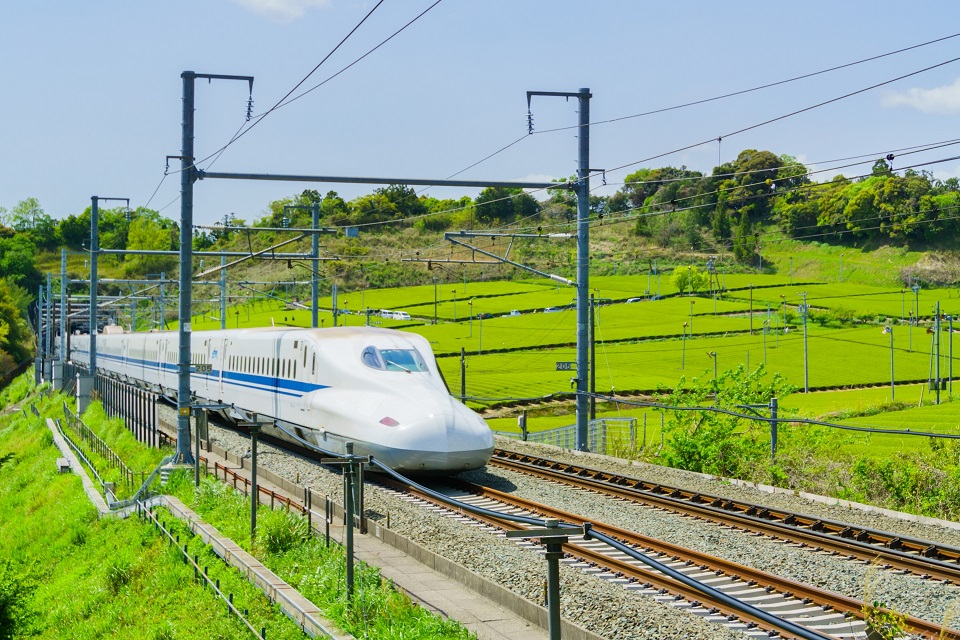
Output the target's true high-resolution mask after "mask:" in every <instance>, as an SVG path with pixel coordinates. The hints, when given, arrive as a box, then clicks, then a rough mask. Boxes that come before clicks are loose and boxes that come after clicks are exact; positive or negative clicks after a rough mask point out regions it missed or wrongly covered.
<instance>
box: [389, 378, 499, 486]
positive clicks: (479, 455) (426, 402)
mask: <svg viewBox="0 0 960 640" xmlns="http://www.w3.org/2000/svg"><path fill="white" fill-rule="evenodd" d="M411 400H412V401H413V403H414V404H416V405H417V407H418V409H419V410H418V411H417V412H416V413H415V414H413V415H416V416H417V417H416V418H414V419H412V420H411V421H410V422H403V421H402V419H394V418H391V419H390V420H386V418H389V417H390V416H387V417H386V418H385V420H381V424H383V425H384V429H385V430H387V431H388V433H387V434H386V435H385V437H384V439H383V442H384V448H383V450H382V451H380V452H378V453H375V454H374V455H376V456H377V458H378V459H379V460H380V461H381V462H383V463H384V464H386V465H387V466H389V467H390V468H392V469H394V470H396V471H398V472H400V473H431V474H437V473H440V474H444V473H457V472H460V471H469V470H470V469H479V468H482V467H483V466H485V465H486V464H487V462H488V461H489V460H490V456H491V455H492V454H493V434H492V433H491V431H490V428H489V427H488V426H487V424H486V423H485V422H484V421H483V419H482V418H481V417H480V416H478V415H477V414H476V413H474V412H473V411H471V410H470V409H468V408H467V407H465V406H464V405H462V404H461V403H460V402H458V401H457V400H455V399H454V398H452V397H450V396H445V397H437V398H428V399H424V398H411ZM391 421H392V422H393V423H395V424H392V423H391ZM391 424H392V426H391Z"/></svg>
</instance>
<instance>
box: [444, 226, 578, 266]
mask: <svg viewBox="0 0 960 640" xmlns="http://www.w3.org/2000/svg"><path fill="white" fill-rule="evenodd" d="M450 236H457V237H460V238H490V239H493V238H511V239H513V238H529V239H534V240H542V239H553V240H575V239H576V237H577V234H575V233H489V232H486V233H484V232H483V231H448V232H446V233H445V234H444V238H445V239H446V240H450ZM434 262H436V260H435V261H434Z"/></svg>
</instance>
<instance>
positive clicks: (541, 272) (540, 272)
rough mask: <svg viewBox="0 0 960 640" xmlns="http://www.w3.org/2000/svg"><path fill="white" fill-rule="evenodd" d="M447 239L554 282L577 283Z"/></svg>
mask: <svg viewBox="0 0 960 640" xmlns="http://www.w3.org/2000/svg"><path fill="white" fill-rule="evenodd" d="M447 240H449V241H450V242H452V243H453V244H456V245H459V246H461V247H466V248H467V249H470V250H471V251H476V252H477V253H481V254H483V255H485V256H487V257H490V258H493V259H494V260H497V261H499V262H504V263H506V264H509V265H511V266H514V267H516V268H518V269H523V270H524V271H529V272H530V273H535V274H537V275H538V276H542V277H544V278H549V279H550V280H553V281H554V282H560V283H563V284H567V285H570V286H573V285H575V284H576V283H575V282H573V280H568V279H567V278H564V277H563V276H558V275H555V274H553V273H545V272H543V271H538V270H537V269H534V268H533V267H528V266H527V265H525V264H520V263H519V262H514V261H513V260H507V259H506V258H501V257H500V256H498V255H496V254H495V253H490V252H489V251H484V250H483V249H480V248H478V247H474V246H472V245H469V244H467V243H466V242H460V241H459V240H456V239H454V238H450V237H448V238H447Z"/></svg>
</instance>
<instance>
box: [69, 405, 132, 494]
mask: <svg viewBox="0 0 960 640" xmlns="http://www.w3.org/2000/svg"><path fill="white" fill-rule="evenodd" d="M63 416H64V421H63V424H64V425H66V427H67V428H68V429H69V430H70V431H71V432H73V434H74V435H75V436H76V437H77V439H79V440H80V441H81V442H83V443H84V444H85V445H86V446H87V448H88V449H89V450H91V451H93V452H95V453H96V454H97V455H99V456H100V457H101V458H103V459H104V460H106V462H107V464H109V465H110V466H112V467H114V468H115V469H117V470H118V471H119V475H120V479H121V480H122V481H123V482H124V483H125V484H126V485H128V486H132V485H133V484H134V483H136V482H138V481H139V482H143V479H144V477H145V475H146V474H145V473H143V472H139V473H138V472H135V471H132V470H131V469H130V468H129V467H128V466H127V465H126V464H124V462H123V460H122V459H121V458H120V456H119V455H117V454H116V452H114V450H113V449H111V448H110V445H108V444H107V443H106V442H104V441H103V440H102V439H101V438H100V436H98V435H97V434H96V433H94V432H93V430H92V429H91V428H90V427H88V426H87V425H85V424H84V423H83V420H81V419H80V417H79V416H77V415H76V414H74V413H73V412H72V411H71V410H70V407H68V406H67V405H66V404H64V405H63ZM57 426H60V424H59V422H58V424H57ZM60 433H61V434H62V435H63V437H65V438H67V439H68V440H70V441H71V444H73V446H74V449H75V450H76V451H77V453H78V454H79V455H80V456H81V457H82V458H83V460H84V462H86V463H87V465H88V466H89V467H90V468H91V469H92V470H93V472H94V474H95V475H96V476H97V479H98V480H100V475H99V473H98V472H97V468H96V467H95V466H94V464H93V462H92V461H91V460H90V459H89V457H87V456H86V455H84V453H83V452H82V451H81V449H80V447H79V446H78V445H77V443H76V442H73V440H72V439H71V438H69V436H68V435H67V434H66V433H65V432H64V431H63V430H62V429H61V430H60ZM100 481H101V484H102V483H103V481H102V480H100Z"/></svg>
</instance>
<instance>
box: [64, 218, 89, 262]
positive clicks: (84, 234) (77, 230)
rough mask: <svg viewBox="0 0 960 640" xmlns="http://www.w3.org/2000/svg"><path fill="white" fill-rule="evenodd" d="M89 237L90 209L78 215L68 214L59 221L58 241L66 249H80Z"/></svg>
mask: <svg viewBox="0 0 960 640" xmlns="http://www.w3.org/2000/svg"><path fill="white" fill-rule="evenodd" d="M89 239H90V209H89V208H88V209H87V210H86V211H84V212H83V213H81V214H80V215H79V216H78V215H74V214H70V215H69V216H67V217H66V218H64V219H63V220H61V221H60V241H61V242H63V244H65V245H66V246H67V248H68V249H73V250H74V251H80V250H81V249H82V248H83V247H84V246H85V243H87V242H88V241H89Z"/></svg>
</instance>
